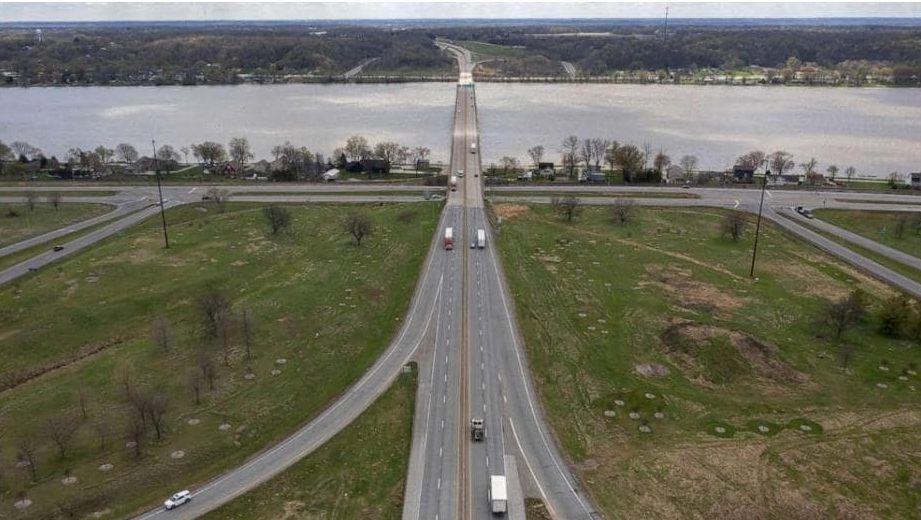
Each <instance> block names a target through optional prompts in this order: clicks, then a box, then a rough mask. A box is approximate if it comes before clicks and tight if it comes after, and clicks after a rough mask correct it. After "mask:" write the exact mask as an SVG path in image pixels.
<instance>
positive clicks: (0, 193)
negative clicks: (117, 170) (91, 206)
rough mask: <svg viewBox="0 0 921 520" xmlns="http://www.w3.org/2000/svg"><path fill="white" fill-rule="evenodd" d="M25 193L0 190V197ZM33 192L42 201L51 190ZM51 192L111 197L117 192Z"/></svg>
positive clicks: (73, 195)
mask: <svg viewBox="0 0 921 520" xmlns="http://www.w3.org/2000/svg"><path fill="white" fill-rule="evenodd" d="M25 193H26V192H24V191H5V190H0V197H24V196H25ZM35 193H36V194H37V195H38V196H39V199H40V200H41V201H42V202H44V201H45V199H46V197H47V196H48V195H50V194H51V192H48V191H44V190H42V191H36V192H35ZM53 193H56V194H58V195H61V196H62V197H111V196H112V195H115V194H116V193H118V192H117V191H103V190H92V191H89V190H87V191H79V190H71V191H68V190H61V191H55V192H53Z"/></svg>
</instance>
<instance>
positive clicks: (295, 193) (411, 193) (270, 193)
mask: <svg viewBox="0 0 921 520" xmlns="http://www.w3.org/2000/svg"><path fill="white" fill-rule="evenodd" d="M430 191H432V192H436V191H440V192H443V191H445V189H444V188H439V187H434V186H433V187H432V189H431V190H430ZM424 193H425V191H424V190H418V191H412V190H407V191H363V190H351V191H350V190H347V189H343V190H341V191H242V190H241V191H236V190H234V191H232V192H231V195H241V196H259V197H263V196H269V197H271V196H311V197H312V196H318V195H319V196H325V195H354V196H368V197H386V196H394V197H419V198H420V199H421V198H422V196H423V194H424Z"/></svg>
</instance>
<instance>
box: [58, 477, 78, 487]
mask: <svg viewBox="0 0 921 520" xmlns="http://www.w3.org/2000/svg"><path fill="white" fill-rule="evenodd" d="M76 483H77V477H64V478H62V479H61V484H64V485H65V486H73V485H74V484H76Z"/></svg>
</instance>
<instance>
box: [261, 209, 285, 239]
mask: <svg viewBox="0 0 921 520" xmlns="http://www.w3.org/2000/svg"><path fill="white" fill-rule="evenodd" d="M262 215H263V216H264V217H265V220H266V222H268V224H269V227H270V228H272V235H277V234H279V233H281V232H282V231H284V230H286V229H288V228H289V227H290V226H291V213H290V212H289V211H288V208H286V207H284V206H266V207H264V208H262Z"/></svg>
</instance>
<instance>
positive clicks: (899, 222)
mask: <svg viewBox="0 0 921 520" xmlns="http://www.w3.org/2000/svg"><path fill="white" fill-rule="evenodd" d="M906 227H908V217H906V216H905V215H899V216H898V217H897V218H896V219H895V226H894V227H893V228H892V236H894V237H895V238H899V239H900V238H902V237H903V236H905V228H906Z"/></svg>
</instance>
